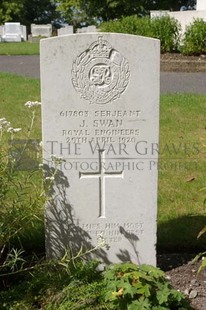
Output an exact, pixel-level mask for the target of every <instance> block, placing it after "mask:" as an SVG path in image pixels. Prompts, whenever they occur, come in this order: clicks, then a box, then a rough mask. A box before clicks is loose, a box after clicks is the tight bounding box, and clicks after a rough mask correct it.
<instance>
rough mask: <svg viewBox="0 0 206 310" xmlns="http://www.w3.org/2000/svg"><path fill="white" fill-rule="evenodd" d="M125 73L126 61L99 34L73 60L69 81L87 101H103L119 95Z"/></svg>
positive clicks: (96, 102)
mask: <svg viewBox="0 0 206 310" xmlns="http://www.w3.org/2000/svg"><path fill="white" fill-rule="evenodd" d="M129 76H130V70H129V64H128V62H127V60H126V59H125V58H124V57H123V56H122V55H121V54H120V53H119V52H118V51H116V50H115V49H113V48H112V47H111V45H110V44H109V43H108V42H107V41H106V40H103V37H102V36H99V38H98V41H95V42H93V43H92V44H91V46H90V47H89V48H88V49H87V50H86V51H84V52H82V53H81V54H80V55H79V56H78V57H77V58H76V60H75V61H74V62H73V67H72V84H73V86H74V88H75V89H76V91H77V92H78V93H80V95H81V97H82V98H84V99H86V100H89V101H90V103H95V104H107V103H109V102H113V101H114V100H116V99H117V98H119V97H120V96H121V94H122V93H123V92H124V91H125V89H126V88H127V85H128V83H129Z"/></svg>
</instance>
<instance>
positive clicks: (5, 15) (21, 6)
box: [0, 0, 196, 27]
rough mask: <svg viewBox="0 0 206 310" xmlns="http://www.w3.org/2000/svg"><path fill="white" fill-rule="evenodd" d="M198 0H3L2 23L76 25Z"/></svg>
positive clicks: (189, 3)
mask: <svg viewBox="0 0 206 310" xmlns="http://www.w3.org/2000/svg"><path fill="white" fill-rule="evenodd" d="M195 2H196V1H195V0H58V1H56V0H10V1H8V0H7V1H5V0H0V24H3V23H4V22H9V21H19V22H21V23H22V24H24V25H27V26H29V25H30V24H31V23H50V22H52V21H54V20H55V19H58V18H62V19H64V20H65V21H66V22H67V23H69V24H73V25H74V26H75V27H77V26H79V25H81V24H95V23H97V22H100V21H108V20H114V19H119V18H121V17H124V16H130V15H137V16H143V15H147V14H149V11H150V10H173V11H176V10H180V8H181V7H182V6H186V7H188V6H190V7H193V6H194V4H195Z"/></svg>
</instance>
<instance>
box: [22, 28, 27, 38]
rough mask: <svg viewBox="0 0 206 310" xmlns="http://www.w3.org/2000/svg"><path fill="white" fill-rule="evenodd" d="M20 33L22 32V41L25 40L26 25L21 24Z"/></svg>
mask: <svg viewBox="0 0 206 310" xmlns="http://www.w3.org/2000/svg"><path fill="white" fill-rule="evenodd" d="M21 33H22V39H23V41H27V30H26V26H24V25H21Z"/></svg>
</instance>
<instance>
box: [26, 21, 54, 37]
mask: <svg viewBox="0 0 206 310" xmlns="http://www.w3.org/2000/svg"><path fill="white" fill-rule="evenodd" d="M31 35H32V37H46V38H49V37H51V35H52V25H51V24H45V25H38V24H31Z"/></svg>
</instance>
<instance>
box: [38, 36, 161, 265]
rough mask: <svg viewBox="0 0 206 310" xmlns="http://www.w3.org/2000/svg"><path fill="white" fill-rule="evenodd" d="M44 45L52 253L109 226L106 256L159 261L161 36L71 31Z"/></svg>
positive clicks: (84, 242)
mask: <svg viewBox="0 0 206 310" xmlns="http://www.w3.org/2000/svg"><path fill="white" fill-rule="evenodd" d="M40 55H41V90H42V105H43V120H42V121H43V149H44V154H43V156H44V168H45V173H46V178H45V181H46V182H50V180H51V182H53V183H52V184H53V185H52V187H51V189H50V194H51V196H52V199H50V200H49V202H48V204H47V207H46V250H47V255H48V257H60V256H61V255H63V254H64V251H65V249H66V248H70V249H72V252H73V253H75V252H76V251H78V250H79V249H80V248H81V246H83V248H87V249H90V248H91V247H93V246H96V245H97V242H98V236H99V235H103V237H104V238H105V240H106V242H107V243H108V244H109V246H110V249H109V250H106V249H101V250H99V251H97V252H96V256H97V257H98V258H99V259H100V260H102V261H103V262H104V263H114V262H125V261H132V262H135V263H146V264H152V265H155V264H156V249H155V248H156V247H155V246H156V217H157V156H158V154H157V144H158V126H159V71H160V68H159V65H160V64H159V62H160V60H159V58H160V45H159V41H158V40H155V39H150V38H145V37H139V36H133V35H125V34H108V33H102V34H101V35H100V34H78V35H69V36H61V37H56V38H51V39H44V40H41V51H40ZM50 155H53V158H55V156H57V157H63V158H64V161H63V162H61V163H60V165H59V166H58V169H56V168H55V165H54V162H55V159H53V161H51V156H50ZM54 175H55V176H54ZM49 178H51V179H49ZM53 178H54V180H53V181H52V179H53Z"/></svg>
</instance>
